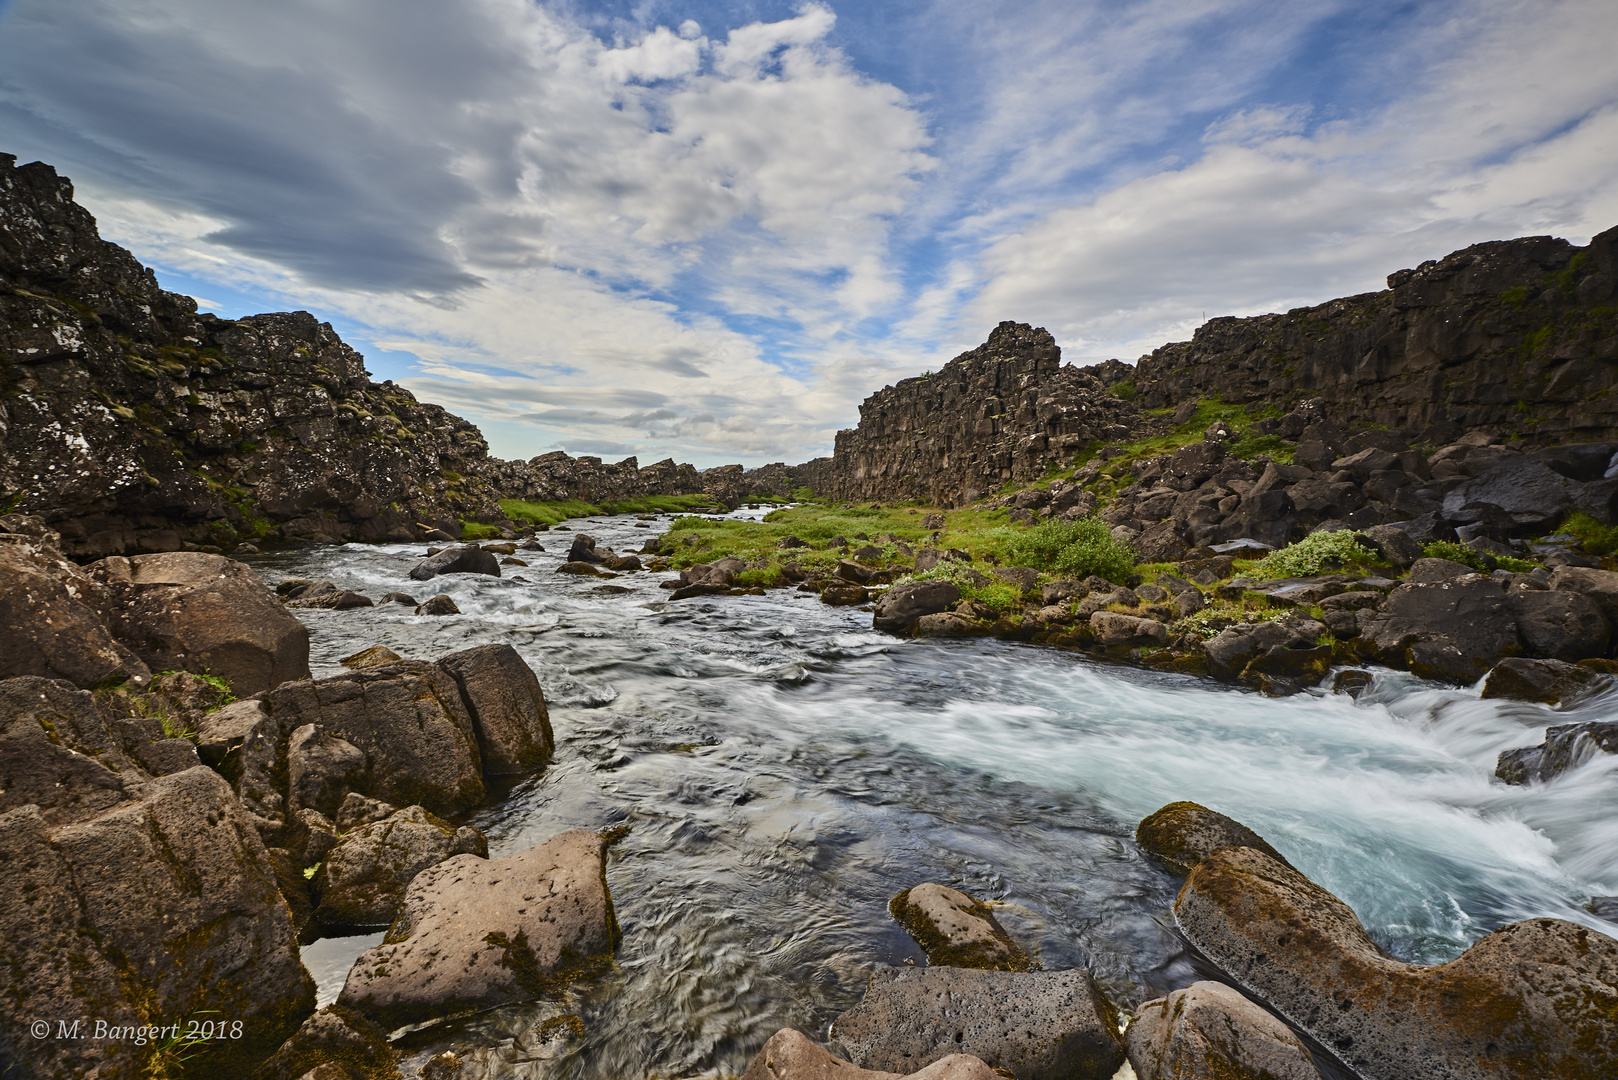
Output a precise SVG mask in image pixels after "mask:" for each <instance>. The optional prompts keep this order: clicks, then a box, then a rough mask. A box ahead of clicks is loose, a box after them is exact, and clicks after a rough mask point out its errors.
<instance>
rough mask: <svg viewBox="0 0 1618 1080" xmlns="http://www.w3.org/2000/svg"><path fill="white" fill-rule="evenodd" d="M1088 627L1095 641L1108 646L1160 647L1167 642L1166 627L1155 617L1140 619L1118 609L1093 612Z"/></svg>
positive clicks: (1167, 633)
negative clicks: (1093, 634)
mask: <svg viewBox="0 0 1618 1080" xmlns="http://www.w3.org/2000/svg"><path fill="white" fill-rule="evenodd" d="M1090 629H1092V630H1094V631H1095V635H1096V640H1097V641H1099V642H1100V643H1101V644H1102V645H1104V646H1109V647H1115V648H1129V647H1131V646H1152V647H1157V648H1161V647H1163V646H1165V645H1167V644H1168V643H1169V632H1168V629H1167V628H1166V627H1165V626H1164V625H1163V624H1162V623H1160V622H1158V621H1157V620H1156V619H1142V618H1140V617H1138V616H1135V615H1125V614H1123V613H1122V612H1118V611H1097V612H1094V613H1093V614H1091V616H1090Z"/></svg>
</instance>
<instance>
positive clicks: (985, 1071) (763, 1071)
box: [742, 1028, 1000, 1080]
mask: <svg viewBox="0 0 1618 1080" xmlns="http://www.w3.org/2000/svg"><path fill="white" fill-rule="evenodd" d="M999 1076H1000V1074H999V1073H997V1072H996V1071H995V1070H993V1069H991V1068H989V1066H987V1065H985V1064H984V1063H983V1061H982V1060H980V1059H978V1058H975V1057H973V1056H971V1055H970V1054H951V1055H949V1056H948V1057H944V1058H940V1059H939V1060H937V1061H935V1062H934V1063H933V1064H931V1065H928V1066H927V1067H926V1068H924V1069H919V1070H917V1071H916V1072H913V1073H910V1074H909V1075H907V1076H905V1077H902V1078H901V1077H900V1075H899V1074H898V1073H891V1072H882V1071H880V1070H874V1069H862V1068H859V1067H858V1066H857V1065H851V1064H849V1063H848V1062H846V1061H844V1060H843V1059H842V1058H840V1057H838V1056H836V1055H835V1054H833V1053H831V1052H830V1051H828V1050H826V1049H825V1048H824V1047H820V1046H817V1045H815V1044H814V1043H813V1042H812V1041H810V1039H809V1036H807V1035H805V1034H804V1033H803V1032H801V1031H798V1030H796V1029H794V1028H782V1029H781V1030H780V1031H777V1032H776V1033H775V1034H774V1035H771V1036H770V1041H769V1042H767V1043H765V1044H764V1049H762V1050H760V1051H759V1052H758V1056H757V1057H755V1058H754V1059H753V1061H752V1063H751V1064H750V1065H748V1067H747V1071H746V1072H745V1073H743V1074H742V1080H997V1078H998V1077H999Z"/></svg>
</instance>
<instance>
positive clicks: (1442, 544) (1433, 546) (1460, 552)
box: [1421, 540, 1483, 574]
mask: <svg viewBox="0 0 1618 1080" xmlns="http://www.w3.org/2000/svg"><path fill="white" fill-rule="evenodd" d="M1421 553H1422V554H1423V555H1424V556H1426V557H1427V558H1429V559H1448V560H1449V561H1450V562H1458V563H1460V564H1461V565H1463V566H1470V567H1471V568H1472V569H1474V570H1476V571H1477V572H1478V573H1480V574H1481V573H1482V572H1483V558H1482V556H1480V555H1479V554H1478V553H1477V552H1475V551H1473V550H1472V549H1471V548H1469V547H1467V546H1466V545H1465V544H1457V543H1456V542H1455V541H1453V540H1434V541H1433V542H1432V543H1430V544H1428V545H1427V546H1426V547H1424V548H1422V549H1421Z"/></svg>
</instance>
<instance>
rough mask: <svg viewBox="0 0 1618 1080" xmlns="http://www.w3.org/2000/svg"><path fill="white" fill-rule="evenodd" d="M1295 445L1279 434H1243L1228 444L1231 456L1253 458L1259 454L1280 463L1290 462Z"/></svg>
mask: <svg viewBox="0 0 1618 1080" xmlns="http://www.w3.org/2000/svg"><path fill="white" fill-rule="evenodd" d="M1296 450H1297V447H1296V446H1295V445H1294V444H1292V443H1290V442H1288V441H1287V440H1285V439H1283V438H1281V436H1279V435H1244V436H1242V437H1241V438H1240V439H1237V440H1236V441H1235V442H1233V443H1231V444H1230V455H1231V457H1238V458H1242V459H1244V460H1245V459H1248V458H1255V457H1257V456H1258V455H1260V454H1263V455H1264V456H1265V457H1267V458H1269V459H1270V460H1271V461H1274V462H1276V463H1278V464H1281V465H1290V464H1292V455H1293V453H1294V451H1296Z"/></svg>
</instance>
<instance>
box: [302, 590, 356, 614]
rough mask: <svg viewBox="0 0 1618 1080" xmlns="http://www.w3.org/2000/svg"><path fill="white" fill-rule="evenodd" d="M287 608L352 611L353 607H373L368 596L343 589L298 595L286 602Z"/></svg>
mask: <svg viewBox="0 0 1618 1080" xmlns="http://www.w3.org/2000/svg"><path fill="white" fill-rule="evenodd" d="M286 606H287V607H289V608H317V609H320V610H323V611H352V610H353V609H355V608H367V607H375V606H376V605H375V604H374V603H373V602H372V600H371V598H370V597H369V596H366V595H364V594H363V593H357V592H354V591H353V590H351V589H343V590H340V591H338V592H330V593H322V594H321V595H320V596H311V597H300V598H299V599H297V600H289V601H287V603H286Z"/></svg>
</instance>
